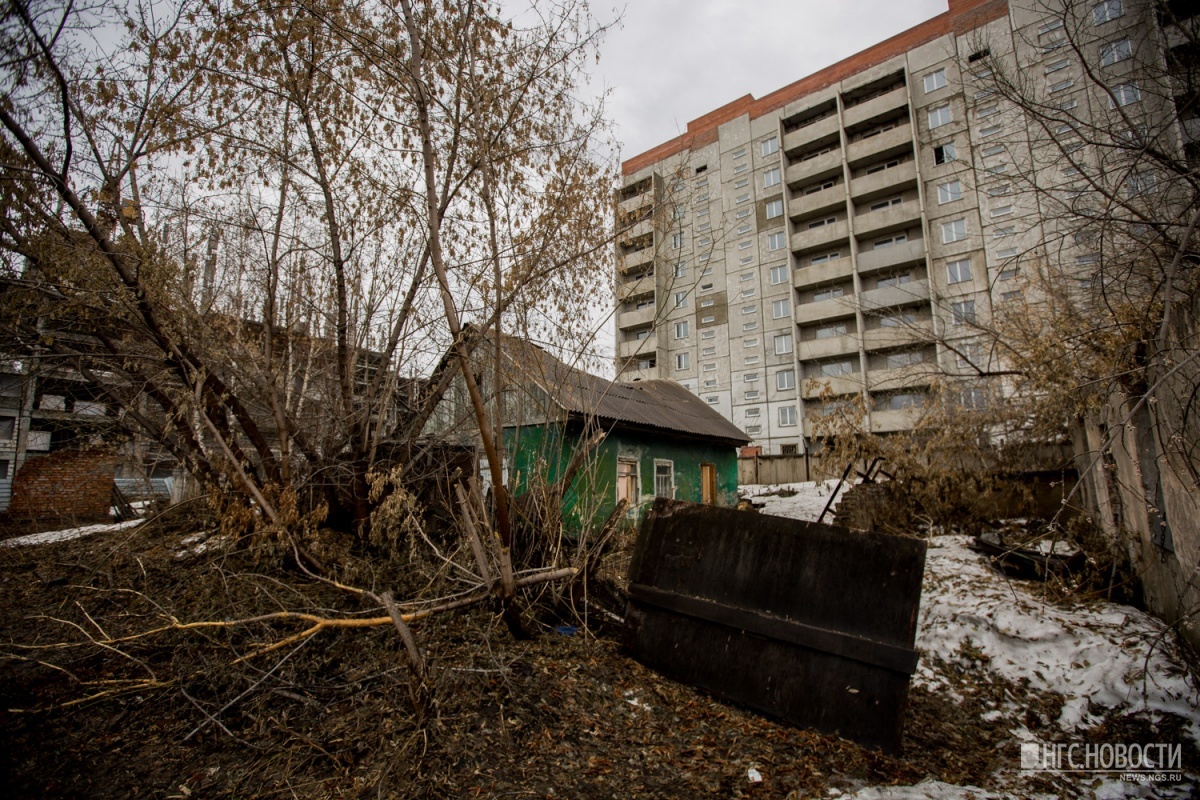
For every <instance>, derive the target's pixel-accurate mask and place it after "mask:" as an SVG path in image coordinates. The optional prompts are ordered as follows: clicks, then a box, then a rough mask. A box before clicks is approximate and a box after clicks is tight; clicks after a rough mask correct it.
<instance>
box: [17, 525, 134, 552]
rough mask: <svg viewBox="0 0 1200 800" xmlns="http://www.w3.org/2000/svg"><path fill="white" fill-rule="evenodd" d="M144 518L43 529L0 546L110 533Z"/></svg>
mask: <svg viewBox="0 0 1200 800" xmlns="http://www.w3.org/2000/svg"><path fill="white" fill-rule="evenodd" d="M144 521H145V520H140V519H130V520H126V521H125V522H116V523H113V524H111V525H109V524H103V523H102V524H100V525H85V526H84V527H82V528H67V529H66V530H61V531H44V532H43V533H31V534H29V535H27V536H18V537H16V538H15V539H5V540H4V541H3V542H0V547H25V546H27V545H34V544H50V543H52V542H66V541H70V540H71V539H81V538H83V537H84V536H91V535H93V534H96V533H112V532H113V531H122V530H125V529H126V528H135V527H137V526H138V525H141V524H142V523H143V522H144Z"/></svg>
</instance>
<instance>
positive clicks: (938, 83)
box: [925, 67, 946, 93]
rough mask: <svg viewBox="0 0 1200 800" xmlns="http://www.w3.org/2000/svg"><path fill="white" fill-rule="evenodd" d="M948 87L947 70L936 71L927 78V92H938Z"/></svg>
mask: <svg viewBox="0 0 1200 800" xmlns="http://www.w3.org/2000/svg"><path fill="white" fill-rule="evenodd" d="M945 85H946V68H945V67H942V68H941V69H935V70H934V71H933V72H930V73H929V74H927V75H926V76H925V91H926V93H928V92H936V91H937V90H938V89H941V88H942V87H944V86H945Z"/></svg>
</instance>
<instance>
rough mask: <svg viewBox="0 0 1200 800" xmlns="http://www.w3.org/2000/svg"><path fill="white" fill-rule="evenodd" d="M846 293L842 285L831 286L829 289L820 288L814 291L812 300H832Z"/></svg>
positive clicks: (816, 301)
mask: <svg viewBox="0 0 1200 800" xmlns="http://www.w3.org/2000/svg"><path fill="white" fill-rule="evenodd" d="M842 294H844V292H843V290H842V287H841V286H831V287H830V288H828V289H818V290H817V291H815V292H813V296H812V301H813V302H814V303H820V302H823V301H825V300H832V299H834V298H835V297H841V296H842Z"/></svg>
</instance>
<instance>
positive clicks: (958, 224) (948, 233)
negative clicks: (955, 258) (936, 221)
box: [942, 219, 967, 244]
mask: <svg viewBox="0 0 1200 800" xmlns="http://www.w3.org/2000/svg"><path fill="white" fill-rule="evenodd" d="M965 238H967V221H966V220H965V219H956V220H951V221H950V222H943V223H942V244H950V243H951V242H960V241H962V240H963V239H965Z"/></svg>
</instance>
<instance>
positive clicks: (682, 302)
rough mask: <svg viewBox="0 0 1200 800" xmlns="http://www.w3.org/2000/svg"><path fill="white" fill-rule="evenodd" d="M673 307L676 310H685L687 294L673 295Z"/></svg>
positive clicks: (678, 293) (677, 293)
mask: <svg viewBox="0 0 1200 800" xmlns="http://www.w3.org/2000/svg"><path fill="white" fill-rule="evenodd" d="M675 307H676V308H687V292H676V293H675Z"/></svg>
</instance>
